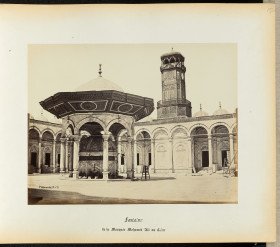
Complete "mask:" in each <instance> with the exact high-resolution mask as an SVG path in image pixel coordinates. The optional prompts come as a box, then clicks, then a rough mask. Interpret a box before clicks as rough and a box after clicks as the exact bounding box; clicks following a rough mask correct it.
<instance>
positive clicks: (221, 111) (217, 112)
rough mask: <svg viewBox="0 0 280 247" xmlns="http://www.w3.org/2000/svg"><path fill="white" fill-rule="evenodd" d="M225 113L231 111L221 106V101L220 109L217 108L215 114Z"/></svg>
mask: <svg viewBox="0 0 280 247" xmlns="http://www.w3.org/2000/svg"><path fill="white" fill-rule="evenodd" d="M224 114H229V112H228V111H227V110H226V109H223V108H222V106H221V102H220V103H219V109H218V110H216V111H215V112H214V113H213V115H224Z"/></svg>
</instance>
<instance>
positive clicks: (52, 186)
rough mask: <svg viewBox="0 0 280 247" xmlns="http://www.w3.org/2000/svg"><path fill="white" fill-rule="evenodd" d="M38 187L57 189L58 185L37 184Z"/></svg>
mask: <svg viewBox="0 0 280 247" xmlns="http://www.w3.org/2000/svg"><path fill="white" fill-rule="evenodd" d="M39 189H59V186H57V185H49V186H42V185H39Z"/></svg>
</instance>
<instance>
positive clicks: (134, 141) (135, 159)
mask: <svg viewBox="0 0 280 247" xmlns="http://www.w3.org/2000/svg"><path fill="white" fill-rule="evenodd" d="M144 152H145V150H144ZM139 155H140V154H139ZM139 162H140V157H139ZM132 164H134V166H133V167H132V169H133V170H134V171H135V170H136V169H138V168H137V141H136V140H133V162H132ZM139 165H140V164H139ZM137 172H138V171H137Z"/></svg>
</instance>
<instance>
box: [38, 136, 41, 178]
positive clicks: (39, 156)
mask: <svg viewBox="0 0 280 247" xmlns="http://www.w3.org/2000/svg"><path fill="white" fill-rule="evenodd" d="M38 152H39V153H38V173H41V161H42V142H41V138H40V139H39V145H38Z"/></svg>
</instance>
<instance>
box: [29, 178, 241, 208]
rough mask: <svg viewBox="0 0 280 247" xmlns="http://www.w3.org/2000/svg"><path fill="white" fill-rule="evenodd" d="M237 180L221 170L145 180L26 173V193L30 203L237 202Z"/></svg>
mask: <svg viewBox="0 0 280 247" xmlns="http://www.w3.org/2000/svg"><path fill="white" fill-rule="evenodd" d="M136 177H138V178H139V179H140V178H141V175H138V174H136ZM237 180H238V178H237V177H230V176H225V175H224V174H221V173H220V174H215V173H214V174H211V175H210V174H204V175H202V176H186V175H185V174H177V175H176V174H151V180H147V181H145V180H137V181H131V180H129V179H123V180H108V181H104V180H99V179H78V180H77V179H73V178H69V177H68V174H64V175H60V174H38V175H29V176H28V194H29V204H112V203H113V204H114V203H117V204H128V203H132V204H135V203H136V204H141V203H145V204H152V203H162V204H164V203H237V200H238V199H237V188H238V184H237Z"/></svg>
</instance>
